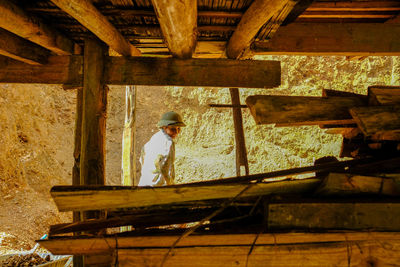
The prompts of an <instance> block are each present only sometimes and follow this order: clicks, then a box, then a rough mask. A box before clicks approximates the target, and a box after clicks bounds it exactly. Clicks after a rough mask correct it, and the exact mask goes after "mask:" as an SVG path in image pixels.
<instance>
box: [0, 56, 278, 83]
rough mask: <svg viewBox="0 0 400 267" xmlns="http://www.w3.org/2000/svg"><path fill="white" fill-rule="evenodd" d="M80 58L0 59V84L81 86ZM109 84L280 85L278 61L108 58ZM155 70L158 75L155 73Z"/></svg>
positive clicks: (106, 79)
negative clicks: (42, 60)
mask: <svg viewBox="0 0 400 267" xmlns="http://www.w3.org/2000/svg"><path fill="white" fill-rule="evenodd" d="M82 61H83V59H82V57H81V56H71V57H50V58H49V63H48V64H46V65H44V66H27V65H26V64H22V63H18V62H17V63H16V62H14V61H7V60H0V67H1V68H0V83H45V84H49V83H50V84H66V83H69V84H75V85H77V86H79V85H82ZM105 64H106V69H105V74H104V79H105V83H106V84H112V85H160V86H168V85H171V86H199V87H202V86H204V87H245V88H270V87H276V86H279V85H280V82H281V68H280V62H279V61H264V60H260V61H257V60H246V61H238V60H229V59H190V60H180V59H173V58H148V57H147V58H146V57H132V58H126V57H107V60H106V63H105ZM154 73H157V75H154Z"/></svg>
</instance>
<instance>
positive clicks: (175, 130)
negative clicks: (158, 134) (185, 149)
mask: <svg viewBox="0 0 400 267" xmlns="http://www.w3.org/2000/svg"><path fill="white" fill-rule="evenodd" d="M163 129H164V131H165V133H166V134H168V135H169V136H170V137H171V138H172V139H174V138H176V137H177V136H178V134H179V133H180V132H181V127H180V126H173V125H169V126H165V127H163Z"/></svg>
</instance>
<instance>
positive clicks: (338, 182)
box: [316, 173, 400, 196]
mask: <svg viewBox="0 0 400 267" xmlns="http://www.w3.org/2000/svg"><path fill="white" fill-rule="evenodd" d="M399 177H400V174H399ZM316 193H317V194H319V195H324V196H328V195H330V196H332V195H334V196H346V195H347V196H349V195H356V194H357V195H359V194H369V195H371V194H375V195H376V194H379V195H386V196H399V195H400V191H399V190H398V189H397V188H396V183H395V182H394V180H393V179H392V178H384V177H375V176H362V175H354V174H348V173H330V174H329V175H328V176H327V177H325V178H324V180H323V181H322V183H321V185H320V186H319V187H318V189H317V190H316Z"/></svg>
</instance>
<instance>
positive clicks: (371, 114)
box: [350, 105, 400, 141]
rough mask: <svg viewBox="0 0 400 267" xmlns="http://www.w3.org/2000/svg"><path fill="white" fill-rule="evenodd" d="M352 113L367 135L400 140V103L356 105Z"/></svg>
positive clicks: (351, 110) (374, 138) (373, 137)
mask: <svg viewBox="0 0 400 267" xmlns="http://www.w3.org/2000/svg"><path fill="white" fill-rule="evenodd" d="M350 113H351V116H352V117H353V118H354V120H355V122H356V123H357V125H358V127H359V128H360V129H361V131H362V132H363V134H364V135H365V136H369V137H371V138H372V139H373V140H393V141H400V105H395V106H373V107H371V106H369V107H357V108H356V107H355V108H352V109H350Z"/></svg>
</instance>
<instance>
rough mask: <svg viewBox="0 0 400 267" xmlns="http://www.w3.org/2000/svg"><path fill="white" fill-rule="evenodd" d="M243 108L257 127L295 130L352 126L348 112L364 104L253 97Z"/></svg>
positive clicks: (355, 99)
mask: <svg viewBox="0 0 400 267" xmlns="http://www.w3.org/2000/svg"><path fill="white" fill-rule="evenodd" d="M246 104H247V106H248V107H249V108H250V112H251V115H252V116H253V118H254V120H255V121H256V123H257V124H272V123H275V124H276V126H294V125H315V124H349V123H354V122H353V120H352V117H351V115H350V113H349V109H350V108H353V107H357V106H363V105H364V102H363V101H362V100H361V99H359V98H358V97H307V96H267V95H254V96H249V97H248V98H247V99H246Z"/></svg>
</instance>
